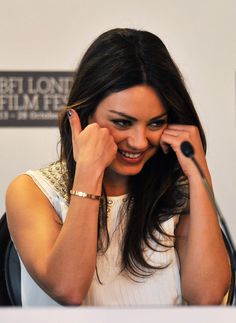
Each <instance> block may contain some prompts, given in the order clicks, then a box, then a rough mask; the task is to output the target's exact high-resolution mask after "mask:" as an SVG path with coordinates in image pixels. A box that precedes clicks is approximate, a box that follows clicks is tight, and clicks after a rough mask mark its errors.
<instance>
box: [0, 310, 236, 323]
mask: <svg viewBox="0 0 236 323" xmlns="http://www.w3.org/2000/svg"><path fill="white" fill-rule="evenodd" d="M0 322H1V323H18V322H20V323H21V322H22V323H64V322H66V323H74V322H76V323H77V322H83V323H92V322H96V323H108V322H109V323H121V322H124V323H126V322H128V323H132V322H134V323H141V322H142V323H144V322H145V323H150V322H162V323H169V322H171V323H208V322H211V323H218V322H219V323H236V307H223V306H216V307H159V308H157V307H155V308H154V307H149V308H147V307H145V308H140V307H139V308H135V307H133V308H112V307H107V308H106V307H100V308H98V307H79V308H56V309H55V308H28V309H22V308H13V307H11V308H4V307H2V308H0Z"/></svg>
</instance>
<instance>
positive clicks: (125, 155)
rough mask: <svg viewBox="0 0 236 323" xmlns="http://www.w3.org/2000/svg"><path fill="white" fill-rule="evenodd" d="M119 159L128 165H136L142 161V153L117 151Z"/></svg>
mask: <svg viewBox="0 0 236 323" xmlns="http://www.w3.org/2000/svg"><path fill="white" fill-rule="evenodd" d="M118 153H119V156H120V158H121V159H122V160H123V161H126V162H128V163H138V162H140V161H141V160H142V158H143V155H144V152H135V153H134V152H130V151H124V150H120V149H118Z"/></svg>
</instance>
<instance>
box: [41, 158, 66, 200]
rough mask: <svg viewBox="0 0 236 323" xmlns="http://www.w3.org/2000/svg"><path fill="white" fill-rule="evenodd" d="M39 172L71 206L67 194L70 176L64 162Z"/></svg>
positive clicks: (56, 163)
mask: <svg viewBox="0 0 236 323" xmlns="http://www.w3.org/2000/svg"><path fill="white" fill-rule="evenodd" d="M39 172H40V173H41V174H42V175H43V176H44V177H45V179H46V180H47V181H48V182H49V183H50V184H51V185H52V186H53V187H54V189H55V190H56V192H57V193H58V195H59V196H60V197H61V198H62V199H64V200H65V201H66V203H67V204H69V196H68V194H67V185H66V184H67V182H68V174H67V169H66V165H65V163H64V162H62V163H61V162H59V161H58V162H55V163H52V164H50V165H49V166H48V167H46V168H41V169H40V170H39Z"/></svg>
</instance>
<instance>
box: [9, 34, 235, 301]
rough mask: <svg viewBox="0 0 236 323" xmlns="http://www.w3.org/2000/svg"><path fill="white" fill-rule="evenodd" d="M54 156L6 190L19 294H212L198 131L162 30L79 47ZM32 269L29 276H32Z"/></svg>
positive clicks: (221, 253)
mask: <svg viewBox="0 0 236 323" xmlns="http://www.w3.org/2000/svg"><path fill="white" fill-rule="evenodd" d="M60 132H61V147H62V153H61V160H60V161H59V162H57V163H54V164H52V165H50V166H49V167H47V168H45V169H41V170H37V171H28V172H27V173H26V174H23V175H21V176H19V177H18V178H16V179H15V180H14V181H13V182H12V183H11V185H10V187H9V189H8V192H7V198H6V201H7V202H6V203H7V215H8V222H9V227H10V231H11V234H12V238H13V240H14V243H15V245H16V248H17V250H18V252H19V255H20V258H21V260H22V264H21V266H22V298H23V304H25V305H47V304H48V305H49V304H51V305H56V304H68V305H80V304H87V305H134V304H135V305H148V304H156V305H157V304H165V305H166V304H181V303H183V302H184V301H185V302H187V303H189V304H220V303H221V301H222V298H223V296H224V294H225V293H226V291H227V288H228V285H229V280H230V271H229V264H228V259H227V253H226V250H225V247H224V243H223V240H222V236H221V232H220V228H219V225H218V221H217V215H216V214H215V211H214V208H213V207H212V205H211V203H210V201H209V199H208V196H207V193H206V191H205V189H204V187H203V185H202V182H201V178H200V176H199V174H198V171H197V170H196V168H195V166H194V165H193V163H192V161H191V160H189V159H188V158H186V157H185V156H183V154H182V153H181V150H180V145H181V143H182V142H183V141H186V140H187V141H189V142H190V143H191V144H192V145H193V147H194V150H195V156H196V159H197V160H198V162H199V164H200V165H201V167H202V169H203V171H204V173H205V176H206V177H207V179H208V182H209V183H211V178H210V173H209V170H208V167H207V163H206V159H205V153H204V152H205V149H206V143H205V137H204V133H203V130H202V127H201V124H200V121H199V119H198V116H197V114H196V111H195V109H194V106H193V103H192V101H191V99H190V97H189V94H188V92H187V90H186V88H185V86H184V82H183V80H182V78H181V75H180V72H179V70H178V68H177V67H176V65H175V64H174V62H173V60H172V59H171V57H170V55H169V53H168V51H167V49H166V47H165V46H164V44H163V43H162V41H161V40H160V39H159V38H158V37H157V36H155V35H153V34H151V33H149V32H145V31H137V30H132V29H114V30H110V31H108V32H106V33H104V34H102V35H101V36H99V37H98V38H97V39H96V40H95V42H94V43H93V44H92V45H91V46H90V47H89V49H88V50H87V52H86V53H85V55H84V57H83V59H82V61H81V63H80V66H79V68H78V71H77V74H76V76H75V80H74V84H73V86H72V89H71V93H70V96H69V101H68V107H67V108H66V109H65V110H64V111H63V113H62V116H61V120H60ZM31 277H32V278H31Z"/></svg>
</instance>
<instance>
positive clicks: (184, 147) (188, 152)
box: [180, 141, 236, 303]
mask: <svg viewBox="0 0 236 323" xmlns="http://www.w3.org/2000/svg"><path fill="white" fill-rule="evenodd" d="M180 149H181V151H182V153H183V154H184V156H185V157H188V158H190V159H191V160H192V161H193V163H194V164H195V166H196V167H197V169H198V172H199V174H200V175H201V178H202V182H203V185H204V187H205V189H206V191H207V194H208V196H209V199H210V201H211V203H212V205H213V207H214V209H215V211H216V213H217V214H218V217H219V222H220V226H221V229H222V231H223V233H224V234H225V237H226V240H227V242H228V248H229V249H228V248H227V249H228V252H229V253H230V254H229V257H230V259H231V265H232V268H233V271H234V276H235V272H236V249H235V246H234V243H233V239H232V237H231V234H230V232H229V229H228V226H227V224H226V222H225V219H224V216H223V214H222V212H221V210H220V207H219V205H218V203H217V201H216V200H215V197H214V194H213V191H212V189H211V187H210V185H209V183H208V181H207V179H206V177H205V175H204V173H203V171H202V169H201V166H200V165H199V163H198V162H197V160H196V159H195V157H194V148H193V146H192V145H191V143H190V142H189V141H183V142H182V143H181V145H180ZM233 283H234V285H235V277H234V282H233ZM235 301H236V288H235V286H234V300H233V303H234V302H235Z"/></svg>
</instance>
